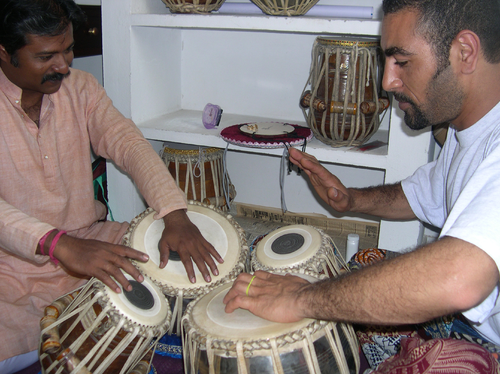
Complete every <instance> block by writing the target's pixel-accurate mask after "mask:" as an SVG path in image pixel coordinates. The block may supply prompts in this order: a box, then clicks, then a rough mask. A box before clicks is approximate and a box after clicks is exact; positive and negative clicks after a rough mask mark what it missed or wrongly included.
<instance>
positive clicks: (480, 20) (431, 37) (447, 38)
mask: <svg viewBox="0 0 500 375" xmlns="http://www.w3.org/2000/svg"><path fill="white" fill-rule="evenodd" d="M382 10H383V11H384V14H386V15H387V14H391V13H396V12H399V11H401V10H413V11H416V12H417V14H419V16H420V19H419V24H418V26H417V27H418V32H419V33H420V35H422V37H423V38H424V39H425V40H426V41H427V42H428V43H430V44H431V45H432V46H433V47H434V51H435V53H436V58H437V59H438V70H441V69H442V68H444V67H446V66H447V65H448V64H449V57H450V48H451V43H452V42H453V39H455V37H456V36H457V34H458V33H459V32H460V31H462V30H471V31H472V32H474V33H475V34H477V36H478V37H479V39H480V40H481V48H482V53H483V55H484V57H485V59H486V61H487V62H489V63H491V64H495V63H498V62H500V0H384V1H383V3H382Z"/></svg>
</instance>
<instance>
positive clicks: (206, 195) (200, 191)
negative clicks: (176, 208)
mask: <svg viewBox="0 0 500 375" xmlns="http://www.w3.org/2000/svg"><path fill="white" fill-rule="evenodd" d="M183 147H186V148H187V149H177V148H172V147H164V148H163V152H162V159H163V161H164V162H165V164H166V165H167V168H168V170H169V172H170V174H171V175H172V177H174V179H175V182H176V183H177V186H179V188H180V189H181V190H183V191H184V193H185V194H186V196H187V198H188V199H192V200H195V201H198V202H203V203H206V204H212V205H214V206H216V207H217V208H219V209H222V210H224V211H225V210H226V209H227V208H228V207H229V204H230V203H231V202H232V200H233V199H234V197H235V196H236V190H235V188H234V185H232V184H231V180H230V178H229V175H228V174H227V172H226V171H225V166H224V150H222V149H220V148H215V147H209V148H205V147H196V148H190V147H189V146H186V145H184V146H183Z"/></svg>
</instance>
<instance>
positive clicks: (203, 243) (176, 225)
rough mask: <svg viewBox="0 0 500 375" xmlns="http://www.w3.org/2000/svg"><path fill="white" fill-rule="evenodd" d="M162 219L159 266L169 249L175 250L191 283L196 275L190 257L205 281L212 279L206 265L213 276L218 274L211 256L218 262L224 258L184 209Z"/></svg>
mask: <svg viewBox="0 0 500 375" xmlns="http://www.w3.org/2000/svg"><path fill="white" fill-rule="evenodd" d="M163 221H164V222H165V229H164V231H163V234H162V236H161V240H160V268H164V267H165V266H166V265H167V262H168V257H169V254H170V251H176V252H177V253H178V254H179V257H180V258H181V261H182V263H183V264H184V267H185V268H186V272H187V274H188V277H189V280H190V281H191V282H192V283H195V282H196V277H195V274H194V268H193V262H192V261H191V258H192V260H193V261H194V262H195V263H196V265H197V266H198V269H199V270H200V272H201V274H202V275H203V278H204V279H205V281H206V282H210V281H211V280H212V279H211V277H210V272H209V271H208V268H207V265H208V267H210V269H211V270H212V273H213V274H214V275H215V276H217V275H218V274H219V270H218V269H217V265H216V264H215V261H214V259H213V258H215V259H216V260H217V262H219V263H223V262H224V259H222V257H221V256H220V255H219V253H218V252H217V251H216V250H215V249H214V247H213V246H212V245H211V244H210V243H209V242H207V240H205V238H204V237H203V236H202V234H201V232H200V231H199V229H198V228H197V227H196V226H195V225H194V224H193V223H192V222H191V220H189V217H188V216H187V214H186V212H185V211H184V210H176V211H173V212H171V213H169V214H168V215H166V216H165V217H164V218H163ZM212 257H213V258H212Z"/></svg>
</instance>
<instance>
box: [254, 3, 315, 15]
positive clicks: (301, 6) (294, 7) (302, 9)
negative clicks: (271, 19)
mask: <svg viewBox="0 0 500 375" xmlns="http://www.w3.org/2000/svg"><path fill="white" fill-rule="evenodd" d="M252 2H253V3H254V4H255V5H257V6H258V7H259V8H260V9H261V10H262V11H263V12H264V13H266V14H269V15H271V16H287V17H290V16H302V15H304V14H306V13H307V12H308V11H309V10H310V9H311V8H312V7H313V6H314V5H316V3H317V2H318V0H252Z"/></svg>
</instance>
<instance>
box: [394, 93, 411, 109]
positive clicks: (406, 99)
mask: <svg viewBox="0 0 500 375" xmlns="http://www.w3.org/2000/svg"><path fill="white" fill-rule="evenodd" d="M392 95H393V96H394V99H396V100H397V101H398V102H405V103H408V104H411V105H412V106H415V103H413V101H412V100H411V99H410V98H409V97H408V96H406V95H405V94H401V93H396V92H395V93H393V94H392Z"/></svg>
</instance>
